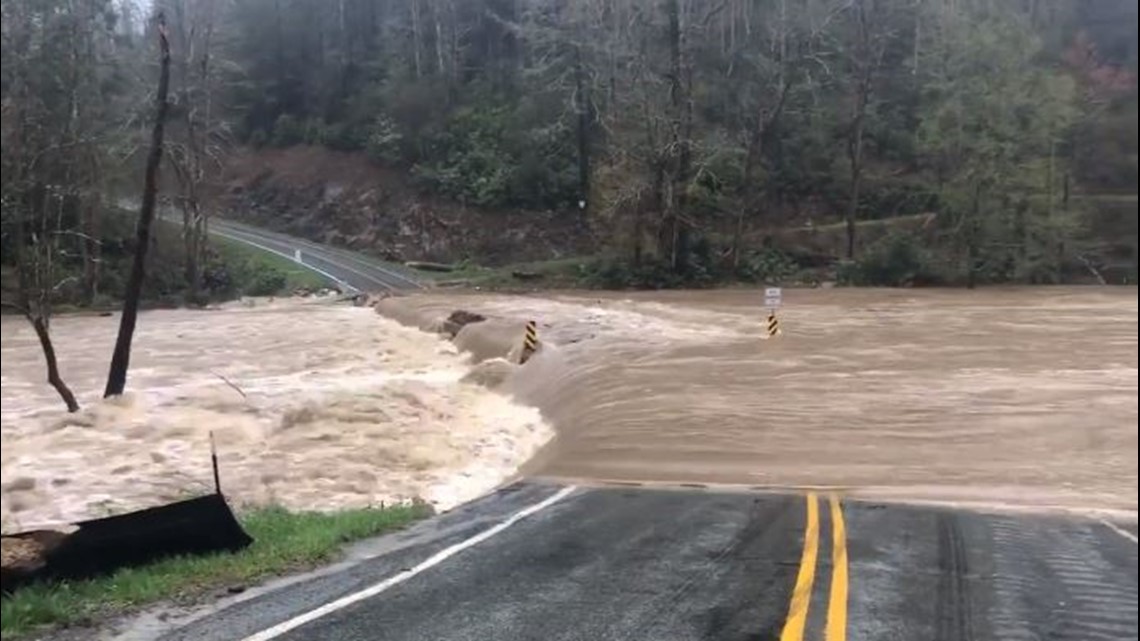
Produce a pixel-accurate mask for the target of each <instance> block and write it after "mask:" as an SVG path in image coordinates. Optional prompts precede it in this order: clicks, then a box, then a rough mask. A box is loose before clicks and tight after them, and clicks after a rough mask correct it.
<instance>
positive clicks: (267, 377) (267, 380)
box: [0, 300, 552, 531]
mask: <svg viewBox="0 0 1140 641" xmlns="http://www.w3.org/2000/svg"><path fill="white" fill-rule="evenodd" d="M117 323H118V317H117V315H116V316H115V317H110V318H96V317H90V316H87V317H83V316H65V317H59V318H57V319H55V320H54V321H53V322H52V333H53V334H54V336H55V341H56V348H57V350H58V352H59V355H60V366H61V369H62V371H63V373H64V376H65V377H66V378H67V381H68V382H69V383H70V384H71V385H72V387H73V388H74V390H75V391H76V393H77V394H78V395H79V396H80V400H81V402H82V403H83V409H82V411H80V412H79V413H77V414H67V413H66V412H64V411H62V409H61V407H62V404H61V403H60V401H59V398H58V397H57V396H55V393H54V392H53V391H52V389H51V387H49V386H48V385H47V384H46V383H44V369H43V362H42V356H41V355H40V352H39V346H38V344H37V343H36V339H35V335H34V334H33V333H32V332H31V329H30V327H28V324H27V323H26V322H24V321H23V319H21V318H18V317H10V316H6V317H4V318H3V325H2V328H0V329H2V332H3V339H4V340H3V359H2V361H0V372H2V375H3V387H2V397H3V407H2V411H0V423H2V427H3V439H4V440H3V448H2V450H0V456H2V457H3V470H2V476H3V483H2V486H0V489H2V498H3V501H2V503H0V506H2V508H3V526H4V529H5V531H9V530H20V529H29V528H33V527H37V526H41V525H48V524H55V523H59V522H68V521H73V520H78V519H85V518H96V517H100V516H106V515H108V514H114V513H118V512H123V511H127V510H131V509H139V508H144V507H151V506H154V505H157V504H161V503H164V502H168V501H171V500H174V499H178V498H185V497H186V496H189V495H195V494H202V493H205V492H208V491H209V490H210V487H211V485H212V483H211V473H210V464H209V461H210V446H209V444H210V433H211V432H213V434H214V437H215V440H216V442H217V445H218V453H219V459H220V461H221V479H222V487H223V490H224V491H225V492H226V494H227V496H228V497H229V498H230V499H231V501H232V502H234V503H236V504H238V505H239V506H241V505H247V504H267V503H277V504H282V505H285V506H287V507H291V508H295V509H321V510H332V509H337V508H345V507H363V506H368V505H376V504H379V503H383V502H387V503H389V504H390V503H391V502H393V501H405V500H411V499H415V498H420V499H423V500H425V501H428V502H431V503H432V504H434V505H435V506H436V507H438V508H441V509H446V508H450V507H452V506H454V505H456V504H457V503H459V502H462V501H466V500H469V499H472V498H475V497H476V496H479V495H480V494H482V493H484V492H486V491H489V490H491V489H493V488H494V487H495V486H496V485H497V484H498V483H500V482H501V481H502V480H503V479H504V477H506V476H508V475H510V474H512V473H514V472H515V470H516V469H517V468H518V466H519V465H520V464H521V463H523V462H524V461H525V460H527V458H529V457H530V456H531V455H532V454H533V453H534V452H535V450H537V449H538V448H539V447H540V446H541V445H542V444H543V443H545V442H547V441H548V440H549V438H550V436H551V434H552V430H551V429H550V427H549V426H548V425H547V424H546V423H544V422H543V421H542V420H541V418H540V416H539V414H538V411H537V410H535V409H534V408H530V407H525V406H522V405H519V404H517V403H512V402H511V401H510V400H509V399H508V398H507V397H506V396H503V395H500V394H495V393H493V392H491V391H489V390H487V389H486V388H484V387H483V386H480V385H477V384H473V383H466V382H463V380H462V378H463V376H464V375H465V374H466V373H467V371H468V370H469V365H468V363H467V359H466V358H465V357H464V356H462V355H461V354H459V353H458V352H457V350H456V348H455V346H454V345H452V344H450V343H448V342H447V341H445V340H442V339H441V338H439V337H438V336H434V335H431V334H427V333H424V332H420V331H417V330H414V329H411V328H407V327H403V326H400V325H399V324H397V323H395V322H392V321H390V320H387V319H384V318H380V317H378V316H377V315H376V313H375V312H374V311H372V310H371V309H367V308H355V307H350V306H348V305H347V304H345V303H335V302H332V301H327V300H326V301H321V300H315V301H314V300H286V301H277V302H268V301H251V302H250V305H248V306H247V305H245V304H241V303H239V304H230V305H226V306H223V307H222V308H220V309H211V310H164V311H154V312H147V313H145V314H143V315H141V316H140V318H139V329H138V332H137V333H136V335H135V349H134V354H133V356H132V360H131V372H130V377H129V380H128V385H127V389H128V394H126V395H125V396H124V397H122V398H119V399H114V400H111V401H103V400H102V399H100V398H99V396H98V393H99V391H100V390H101V389H102V382H103V380H104V377H105V376H106V373H107V363H108V359H109V356H110V350H111V346H112V345H113V344H114V339H115V331H116V329H117Z"/></svg>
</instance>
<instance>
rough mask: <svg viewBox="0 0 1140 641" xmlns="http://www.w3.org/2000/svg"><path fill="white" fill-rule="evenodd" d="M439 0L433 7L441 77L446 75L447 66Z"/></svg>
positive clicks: (436, 55) (436, 50) (438, 69)
mask: <svg viewBox="0 0 1140 641" xmlns="http://www.w3.org/2000/svg"><path fill="white" fill-rule="evenodd" d="M439 6H440V2H439V0H436V2H434V3H433V4H432V7H431V15H432V21H433V22H435V61H436V68H437V71H438V72H439V75H440V77H443V76H445V75H446V70H447V67H446V66H444V64H443V28H442V27H441V26H440V20H439Z"/></svg>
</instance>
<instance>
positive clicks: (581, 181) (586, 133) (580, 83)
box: [574, 43, 592, 216]
mask: <svg viewBox="0 0 1140 641" xmlns="http://www.w3.org/2000/svg"><path fill="white" fill-rule="evenodd" d="M586 92H587V83H586V70H585V68H584V66H583V63H582V47H581V44H579V43H575V44H574V108H575V110H576V111H577V112H578V200H579V203H580V207H579V214H580V215H583V216H584V215H585V213H586V212H585V209H586V205H587V204H588V203H589V201H590V127H591V121H592V118H591V115H592V114H591V108H590V97H589V95H588V94H587V93H586Z"/></svg>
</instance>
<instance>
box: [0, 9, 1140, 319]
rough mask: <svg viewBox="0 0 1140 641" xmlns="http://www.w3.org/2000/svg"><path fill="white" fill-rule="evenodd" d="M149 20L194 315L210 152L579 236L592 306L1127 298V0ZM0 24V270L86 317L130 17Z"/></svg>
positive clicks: (303, 12) (121, 171)
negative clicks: (852, 297) (1083, 289)
mask: <svg viewBox="0 0 1140 641" xmlns="http://www.w3.org/2000/svg"><path fill="white" fill-rule="evenodd" d="M154 9H161V10H163V11H164V12H165V15H166V18H167V21H168V23H169V29H170V34H171V48H172V84H171V109H170V112H169V115H168V120H169V122H168V129H169V135H168V142H167V150H168V155H169V160H170V166H169V167H168V169H167V172H166V175H165V177H164V182H163V186H164V194H163V197H164V202H166V203H168V204H169V205H170V206H171V207H172V208H173V210H174V211H176V212H178V213H179V214H180V216H181V219H180V220H181V227H182V231H181V243H180V244H181V247H180V250H179V252H178V253H179V254H180V256H181V262H180V269H181V270H182V272H183V273H184V278H183V280H184V281H185V283H184V287H185V289H186V291H187V293H188V297H189V298H190V299H192V300H196V299H198V298H199V296H200V292H199V290H200V289H201V288H202V287H203V274H204V273H206V272H207V271H208V269H209V262H210V257H209V252H208V243H207V242H206V230H207V229H208V221H209V217H210V216H211V215H212V212H213V211H214V209H215V208H216V204H215V203H212V202H211V199H210V198H209V196H208V195H209V194H210V193H212V192H211V190H210V186H211V184H212V181H214V180H215V179H216V177H217V175H218V173H219V172H220V171H221V168H222V167H223V166H224V164H225V157H226V152H227V150H228V149H232V148H234V147H236V146H246V147H253V148H258V147H267V146H268V147H289V146H295V145H319V146H324V147H327V148H329V149H333V150H341V151H348V152H358V153H360V154H361V156H362V158H363V157H365V156H366V157H367V158H368V159H369V160H368V162H372V163H375V164H378V165H381V166H384V167H387V168H389V169H393V170H398V171H400V172H402V173H403V174H404V175H406V176H407V180H408V181H409V183H410V184H412V185H413V186H414V187H415V188H416V189H418V190H420V191H421V192H422V193H424V194H431V195H434V196H443V197H446V198H449V199H452V200H454V201H456V202H457V203H461V204H462V205H463V206H467V207H475V208H482V209H485V210H489V211H492V212H493V211H495V210H499V209H502V210H507V209H510V210H512V211H519V210H532V211H540V210H541V211H546V212H549V211H554V212H557V214H558V215H559V216H564V217H568V218H575V219H580V220H581V221H582V223H583V225H585V226H588V227H589V228H590V229H592V230H593V232H594V234H595V236H596V238H597V239H598V241H597V248H596V249H597V252H598V254H599V255H605V256H607V257H609V258H608V259H607V260H608V262H607V263H606V264H604V265H601V266H599V267H598V270H600V273H602V274H603V276H605V277H604V278H602V279H601V280H602V282H612V283H613V284H642V285H662V284H683V283H694V284H699V283H703V282H712V281H715V280H720V279H734V278H743V279H752V280H775V279H779V278H783V277H786V276H787V275H788V274H789V273H791V272H793V271H794V270H795V269H797V268H799V267H804V266H817V267H818V266H821V265H826V266H827V268H828V269H832V270H836V273H837V274H838V277H839V278H841V279H842V280H846V281H848V282H851V283H872V284H874V283H882V284H906V283H922V282H930V283H950V284H968V285H972V284H975V283H985V282H1008V281H1016V282H1042V283H1049V282H1065V281H1072V280H1097V279H1107V280H1109V281H1111V282H1122V281H1124V280H1126V279H1130V278H1133V279H1134V278H1135V271H1136V195H1135V194H1136V174H1137V146H1136V139H1137V133H1136V132H1137V124H1136V113H1137V93H1136V69H1137V44H1136V30H1137V27H1136V23H1137V15H1136V5H1135V3H1132V2H1127V1H1125V0H1104V1H1099V2H1080V1H1078V0H1008V1H1006V0H1001V1H999V0H795V1H792V0H713V1H708V2H706V1H697V0H576V1H574V2H561V1H555V0H469V1H459V0H160V1H159V2H156V3H155V7H154ZM3 11H4V27H3V36H4V38H3V60H4V63H3V65H4V69H3V95H4V99H3V100H4V102H3V106H4V158H3V163H4V172H3V173H4V180H3V189H4V196H3V198H4V200H3V202H4V221H5V222H4V240H3V243H4V251H5V257H6V258H5V261H6V262H9V258H8V257H9V256H13V255H15V253H14V252H31V253H35V252H41V253H44V252H46V253H47V254H53V255H60V256H63V258H62V260H67V261H72V262H78V263H81V264H83V265H84V268H83V274H84V276H83V278H82V279H79V280H80V281H81V282H76V283H73V284H74V285H80V286H81V289H82V291H83V292H84V295H85V296H86V297H88V298H90V297H92V296H94V295H95V294H96V293H97V291H98V288H99V286H100V283H101V282H104V281H103V280H101V279H100V277H99V266H100V264H101V262H100V260H99V253H100V251H101V244H100V243H99V242H97V240H98V235H99V234H98V231H97V230H98V228H99V225H100V224H101V222H100V220H101V215H100V212H102V211H104V210H105V209H106V208H107V207H108V205H110V204H114V203H115V202H116V199H118V198H121V197H124V195H125V197H134V198H137V193H138V183H139V180H138V176H139V174H140V173H141V170H140V167H141V162H142V161H141V153H140V152H139V149H141V148H143V147H145V140H146V138H147V131H148V127H149V123H148V122H147V116H146V111H147V106H148V104H149V100H148V97H149V94H148V92H152V91H153V84H152V82H151V80H150V79H151V78H153V77H154V75H155V67H156V64H155V62H154V60H153V56H150V55H149V54H150V53H151V52H149V50H148V44H150V43H151V42H152V41H153V39H148V38H149V36H148V34H149V33H151V32H152V31H153V29H154V26H153V16H150V15H142V14H141V13H140V10H139V9H138V8H137V5H136V4H134V3H129V2H114V1H111V0H13V1H12V2H5V4H4V9H3ZM148 56H149V57H148ZM362 161H363V160H362ZM29 217H31V218H32V219H34V221H35V223H34V224H32V225H26V224H25V225H22V224H16V223H15V222H14V221H17V220H25V221H27V220H28V218H29ZM36 226H39V227H40V228H41V230H42V229H54V230H56V231H59V232H63V231H67V232H68V233H67V234H46V235H45V234H44V233H42V231H41V233H39V234H32V235H30V236H29V235H28V229H30V228H34V227H36ZM21 230H23V231H21ZM791 231H795V232H796V234H798V235H795V234H793V235H794V236H795V237H796V238H801V237H803V236H805V235H808V236H810V237H812V238H814V239H815V241H813V242H808V243H804V242H790V241H789V240H788V238H789V235H788V234H789V233H790V232H791ZM72 232H75V233H72ZM41 263H42V261H41ZM47 280H51V279H50V277H49V278H47ZM1133 282H1134V281H1133ZM45 283H46V281H45ZM51 286H53V287H54V286H55V284H54V283H53V284H51Z"/></svg>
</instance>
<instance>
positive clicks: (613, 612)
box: [163, 482, 1137, 641]
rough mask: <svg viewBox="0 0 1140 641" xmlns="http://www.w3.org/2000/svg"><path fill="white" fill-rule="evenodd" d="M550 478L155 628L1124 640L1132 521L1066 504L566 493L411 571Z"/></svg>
mask: <svg viewBox="0 0 1140 641" xmlns="http://www.w3.org/2000/svg"><path fill="white" fill-rule="evenodd" d="M560 489H561V488H560V487H559V486H555V485H545V484H542V483H532V482H525V483H519V484H516V485H513V486H510V487H508V488H505V489H504V490H501V491H499V492H497V493H495V494H492V495H490V496H488V497H485V498H483V499H480V500H478V501H476V502H474V503H471V504H468V505H466V506H464V507H461V508H459V509H457V510H454V511H452V512H450V513H448V514H445V515H442V516H440V517H436V518H433V519H430V520H428V521H425V522H422V523H420V524H417V525H416V526H414V527H413V528H410V529H408V530H406V531H403V532H399V533H396V534H393V535H391V536H389V537H385V539H384V540H383V541H382V542H381V543H382V545H383V547H384V548H385V549H386V552H385V553H383V554H380V555H378V556H375V557H373V558H370V559H367V560H364V561H361V562H359V563H355V564H352V565H349V566H347V567H344V568H342V569H340V570H338V571H335V572H332V573H325V574H323V575H320V576H315V577H313V578H310V579H307V580H303V581H300V582H296V583H294V584H292V585H289V586H287V587H283V588H280V589H277V590H274V591H271V592H268V593H266V594H261V595H259V596H256V597H254V598H251V599H248V600H245V601H243V602H240V603H237V604H234V605H232V606H230V607H228V608H225V609H222V610H220V611H217V612H214V613H212V614H210V615H208V616H205V617H203V618H201V619H199V620H198V621H196V622H194V623H191V624H190V625H188V626H186V627H184V628H182V629H180V630H177V631H174V632H172V633H170V634H168V635H167V636H165V637H163V638H164V639H166V640H167V641H187V640H191V639H193V640H200V639H246V638H247V637H251V636H252V635H257V634H259V633H261V634H262V636H260V637H253V638H254V639H258V641H265V640H267V639H269V638H272V639H281V640H282V641H301V640H338V641H363V640H369V641H371V640H391V641H412V640H415V641H421V640H422V641H427V640H431V641H461V640H462V641H469V640H470V641H475V640H479V641H485V640H496V641H499V640H501V641H515V640H528V641H529V640H544V639H550V640H597V641H605V640H619V639H620V640H626V639H629V640H633V639H639V640H640V639H645V640H661V641H670V640H677V641H681V640H686V641H687V640H697V639H702V640H717V641H720V640H723V641H746V640H747V641H760V640H764V639H792V640H795V639H801V638H802V639H827V641H843V640H844V639H867V640H871V639H884V640H885V639H900V640H907V641H910V640H915V641H920V640H921V641H925V640H932V641H960V640H971V641H981V640H991V639H992V640H1002V641H1004V640H1007V639H1011V640H1019V639H1024V640H1026V641H1031V640H1032V641H1037V640H1046V639H1048V640H1062V639H1067V640H1073V641H1096V640H1102V639H1103V640H1108V639H1136V638H1137V546H1136V543H1135V541H1134V540H1130V538H1129V537H1128V536H1126V534H1128V533H1131V534H1132V536H1133V537H1134V536H1135V531H1136V528H1135V524H1130V525H1121V524H1106V523H1104V522H1102V521H1098V520H1095V519H1087V518H1081V517H1055V516H1032V515H1020V514H1019V515H1009V514H979V513H973V512H967V511H959V510H950V509H942V508H932V507H912V506H901V505H883V504H875V503H868V502H861V501H848V500H843V499H842V497H832V496H830V495H827V494H819V495H814V494H786V495H781V494H758V493H751V494H749V493H713V492H705V491H673V490H662V489H646V488H637V487H604V488H579V489H576V490H574V491H573V492H570V493H568V494H566V495H565V496H563V497H562V498H560V499H559V500H557V501H555V502H553V503H550V504H549V505H547V506H545V507H544V508H543V509H541V510H539V511H537V512H534V513H533V514H530V515H528V516H526V517H525V518H521V519H518V520H517V522H514V523H512V524H511V525H510V526H509V527H506V528H500V529H499V530H496V531H495V532H494V533H493V535H492V536H489V537H488V538H486V539H485V540H482V541H479V542H478V543H476V544H474V545H471V546H470V547H466V548H465V549H462V550H459V551H457V552H455V553H454V554H453V555H451V556H449V557H448V558H446V559H445V560H442V561H440V562H439V563H438V564H434V565H431V567H426V568H422V567H421V568H417V566H418V565H419V564H421V563H423V562H424V561H425V560H428V559H430V558H431V557H432V556H433V555H437V554H438V553H440V551H442V550H446V549H448V548H449V546H453V545H456V544H457V543H460V542H463V541H465V540H467V539H470V538H471V537H473V536H476V535H479V534H480V533H487V532H488V531H489V530H490V529H492V528H495V526H496V525H498V524H501V523H503V522H504V521H505V520H507V519H508V518H509V517H510V516H511V515H513V514H517V513H518V512H519V511H520V510H523V509H525V508H527V507H528V506H532V505H535V504H536V503H539V502H542V501H544V500H548V499H550V498H551V497H552V496H553V495H554V494H555V493H557V492H559V491H560ZM813 513H814V514H813ZM1113 525H1115V526H1116V528H1119V529H1114V528H1113V527H1112V526H1113ZM1120 529H1122V530H1123V533H1122V532H1121V531H1120ZM844 559H846V561H844ZM410 570H411V571H410ZM404 574H407V575H409V576H408V577H406V580H403V581H402V582H398V583H396V584H394V585H392V586H391V587H388V588H387V589H385V590H383V591H382V592H379V593H377V594H375V595H374V596H371V597H369V598H363V599H360V600H357V601H355V602H353V603H351V604H348V605H346V606H344V607H340V608H339V609H335V610H332V611H329V612H327V613H323V615H322V616H319V617H314V618H312V620H309V621H307V622H304V623H303V624H301V625H298V626H296V627H293V628H292V629H290V630H287V631H281V630H280V629H278V631H279V632H281V633H280V634H276V633H273V634H276V635H275V636H272V635H270V636H266V635H267V634H268V633H265V632H264V631H265V630H267V629H272V628H273V627H274V626H277V625H278V624H280V623H282V622H283V621H289V620H291V619H293V618H294V617H297V616H299V615H303V614H304V613H306V612H310V611H312V610H314V609H315V608H318V607H321V606H323V605H325V604H328V603H330V602H334V601H336V600H337V599H340V598H342V597H345V596H346V595H351V594H354V593H357V592H359V591H361V590H364V589H367V588H369V587H370V586H374V585H376V584H378V583H380V582H383V581H385V580H388V579H390V578H392V577H397V576H400V575H404ZM806 575H810V576H806ZM805 579H806V580H805ZM781 635H783V636H781Z"/></svg>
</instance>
